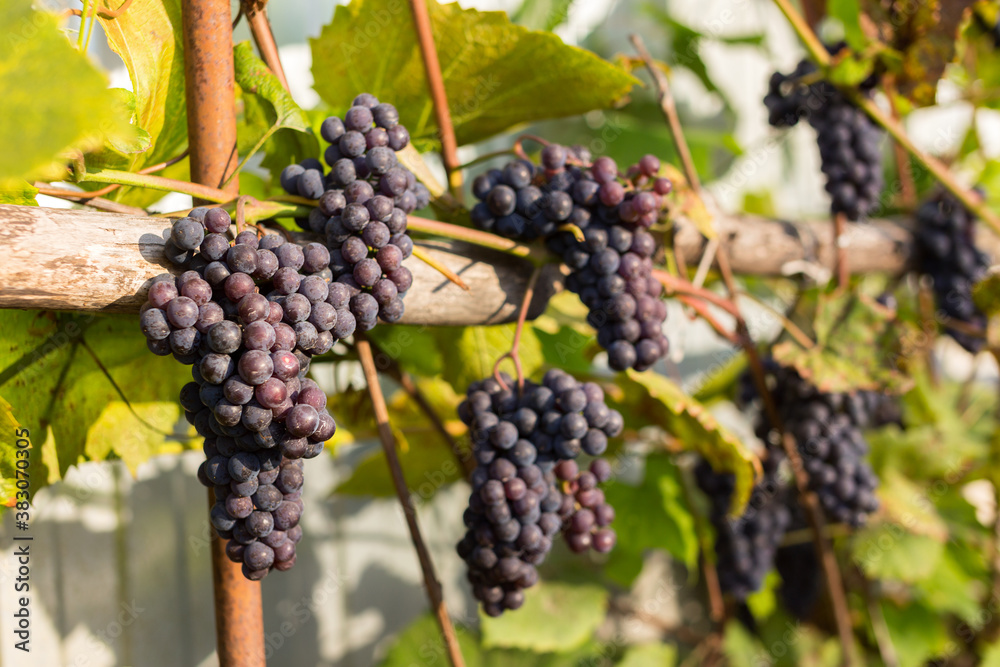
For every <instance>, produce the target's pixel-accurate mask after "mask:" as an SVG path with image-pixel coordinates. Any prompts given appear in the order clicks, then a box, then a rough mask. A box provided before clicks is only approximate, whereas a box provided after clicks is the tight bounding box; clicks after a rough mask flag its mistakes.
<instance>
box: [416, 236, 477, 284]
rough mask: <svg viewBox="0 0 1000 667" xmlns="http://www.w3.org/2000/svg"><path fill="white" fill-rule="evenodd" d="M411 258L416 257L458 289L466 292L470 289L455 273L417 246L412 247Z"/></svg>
mask: <svg viewBox="0 0 1000 667" xmlns="http://www.w3.org/2000/svg"><path fill="white" fill-rule="evenodd" d="M413 256H414V257H416V258H417V259H419V260H420V261H421V262H423V263H424V264H426V265H427V266H429V267H431V268H432V269H434V270H435V271H437V272H438V273H440V274H441V275H442V276H444V277H445V278H447V279H448V280H450V281H451V282H453V283H454V284H456V285H458V286H459V287H461V288H462V289H464V290H465V291H466V292H468V291H469V290H470V289H471V288H470V287H469V285H468V284H467V283H466V282H465V281H464V280H462V279H461V278H460V277H459V275H458V274H457V273H455V272H454V271H452V270H451V269H449V268H448V267H447V266H445V265H444V264H442V263H441V262H439V261H437V260H436V259H434V258H433V257H431V256H430V255H429V254H427V253H426V252H424V249H423V248H421V247H419V246H414V247H413Z"/></svg>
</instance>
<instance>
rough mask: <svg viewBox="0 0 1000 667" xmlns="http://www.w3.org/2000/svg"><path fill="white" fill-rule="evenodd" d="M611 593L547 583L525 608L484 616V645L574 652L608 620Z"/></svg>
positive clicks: (527, 600)
mask: <svg viewBox="0 0 1000 667" xmlns="http://www.w3.org/2000/svg"><path fill="white" fill-rule="evenodd" d="M607 604H608V591H607V590H606V589H605V588H604V587H602V586H597V585H594V584H583V583H573V584H571V583H566V582H561V581H543V582H541V583H539V584H538V585H537V586H535V587H533V588H532V589H531V590H530V591H528V594H527V595H525V596H524V606H522V607H521V608H520V609H518V610H517V612H515V613H507V614H504V615H502V616H499V617H497V618H489V617H487V616H482V615H481V616H482V619H481V628H482V633H483V646H484V647H486V648H516V649H523V650H526V651H535V652H550V651H560V652H562V651H571V650H573V649H576V648H579V647H581V646H583V645H584V644H586V642H587V640H588V639H590V638H591V636H592V635H593V633H594V631H595V630H596V629H597V627H598V626H599V625H600V624H601V623H602V622H603V621H604V617H605V614H606V610H607Z"/></svg>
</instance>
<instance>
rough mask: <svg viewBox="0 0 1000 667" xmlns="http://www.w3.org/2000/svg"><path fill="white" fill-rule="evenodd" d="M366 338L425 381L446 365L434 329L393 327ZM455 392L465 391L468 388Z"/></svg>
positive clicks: (375, 330)
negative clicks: (424, 378)
mask: <svg viewBox="0 0 1000 667" xmlns="http://www.w3.org/2000/svg"><path fill="white" fill-rule="evenodd" d="M367 336H368V337H369V338H371V339H372V340H373V341H375V342H376V343H377V344H378V346H379V349H380V350H381V351H382V352H384V353H385V354H387V355H389V356H390V357H391V358H393V359H395V360H396V361H397V362H398V363H399V365H400V366H401V367H402V368H403V369H404V370H407V371H410V372H411V373H415V374H417V375H423V376H426V377H432V376H434V375H438V374H439V373H441V369H442V367H443V363H444V362H443V360H442V355H441V352H440V351H439V350H438V346H437V340H436V338H435V329H431V328H429V327H425V326H409V325H403V324H396V325H393V326H391V327H375V328H374V329H372V330H371V331H369V332H368V334H367ZM456 389H458V390H460V391H465V387H456Z"/></svg>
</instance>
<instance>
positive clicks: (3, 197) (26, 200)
mask: <svg viewBox="0 0 1000 667" xmlns="http://www.w3.org/2000/svg"><path fill="white" fill-rule="evenodd" d="M37 194H38V188H36V187H35V186H33V185H31V184H30V183H28V182H26V181H18V180H8V181H0V204H15V205H17V206H38V201H36V200H35V195H37Z"/></svg>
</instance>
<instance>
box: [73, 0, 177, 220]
mask: <svg viewBox="0 0 1000 667" xmlns="http://www.w3.org/2000/svg"><path fill="white" fill-rule="evenodd" d="M180 5H181V3H180V0H147V1H146V2H138V3H135V4H133V5H132V6H130V7H129V8H128V11H126V12H124V13H122V15H121V16H118V17H116V18H110V19H109V18H101V17H100V15H98V21H100V22H101V27H102V28H103V29H104V33H105V35H107V39H108V46H109V47H110V48H111V50H112V51H114V52H115V53H117V54H118V55H119V56H120V57H121V59H122V62H123V63H124V64H125V68H126V69H127V70H128V75H129V79H130V80H131V81H132V90H133V91H134V93H135V124H136V125H137V126H138V127H139V128H141V129H142V130H144V131H145V132H146V133H147V134H148V135H149V142H150V147H149V149H148V150H146V151H144V152H142V153H138V154H134V155H130V156H127V159H126V160H125V161H124V163H122V161H120V160H116V161H114V162H112V163H110V164H106V165H102V164H101V162H102V160H111V158H110V157H109V156H108V155H107V154H104V157H103V158H101V157H98V156H95V157H94V158H93V159H91V158H88V161H87V163H88V165H89V166H91V167H100V166H109V167H114V168H118V169H124V170H127V171H138V170H139V169H142V168H143V167H146V166H149V165H153V164H157V163H160V162H165V161H167V160H169V159H171V158H173V157H176V156H177V155H178V154H180V153H181V152H182V151H183V150H184V146H185V144H186V143H187V106H186V96H185V90H184V47H183V42H182V32H181V6H180ZM182 173H183V168H181V167H178V168H175V169H174V171H173V172H171V173H170V174H169V175H170V176H179V175H181V174H182ZM163 175H167V174H166V173H163ZM97 187H103V186H97ZM162 196H163V193H162V192H155V191H150V190H145V189H142V188H127V187H126V188H118V189H117V190H115V191H114V192H112V193H111V194H109V195H108V198H109V199H113V200H115V201H121V202H124V203H127V204H131V205H133V206H148V205H149V204H152V203H153V202H155V201H156V200H158V199H160V198H161V197H162Z"/></svg>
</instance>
